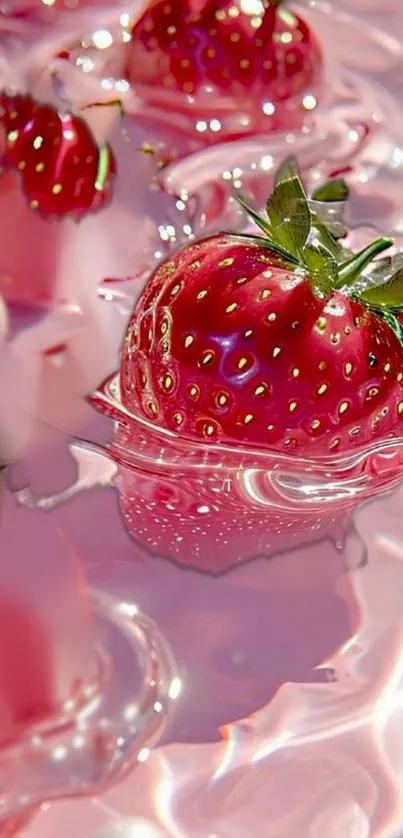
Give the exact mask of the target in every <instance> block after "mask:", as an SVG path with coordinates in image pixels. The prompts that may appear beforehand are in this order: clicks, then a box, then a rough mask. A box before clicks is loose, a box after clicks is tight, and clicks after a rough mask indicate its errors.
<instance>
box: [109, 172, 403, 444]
mask: <svg viewBox="0 0 403 838" xmlns="http://www.w3.org/2000/svg"><path fill="white" fill-rule="evenodd" d="M340 191H341V192H342V193H343V196H344V191H345V187H344V184H343V182H340V181H336V182H335V183H334V184H330V186H329V187H328V188H327V190H325V191H323V190H321V191H320V192H318V193H317V195H316V196H315V198H316V200H315V201H313V202H312V201H309V200H308V198H307V196H306V192H305V189H304V186H303V184H302V182H301V179H300V176H299V173H298V170H297V166H296V164H295V162H294V161H288V162H287V163H285V164H284V165H283V166H282V167H281V169H280V171H279V173H278V176H277V180H276V184H275V188H274V191H273V194H272V196H271V197H270V198H269V200H268V203H267V218H263V217H260V216H259V215H258V214H257V213H256V212H255V211H254V210H252V209H250V208H249V207H248V206H247V204H246V203H245V201H244V199H243V198H242V197H240V199H239V200H240V202H241V203H242V205H243V206H244V207H245V208H246V209H248V210H249V212H250V215H251V216H252V218H253V220H254V221H255V222H256V224H257V225H258V226H259V227H260V229H261V230H262V235H258V234H256V235H247V234H231V233H221V234H219V235H215V236H211V237H209V238H206V239H204V240H201V241H199V242H197V243H192V244H191V245H189V246H187V247H185V248H184V249H182V250H180V251H179V252H178V253H176V255H174V256H173V257H172V258H171V259H170V260H169V261H167V262H164V263H163V264H162V265H161V266H160V267H158V268H157V270H156V271H155V272H154V274H153V275H152V276H151V278H150V280H149V282H148V284H147V285H146V287H145V289H144V291H143V293H142V295H141V297H140V299H139V301H138V303H137V305H136V307H135V309H134V312H133V314H132V317H131V320H130V323H129V327H128V330H127V334H126V338H125V342H124V347H123V353H122V361H121V375H120V386H121V398H122V402H123V405H124V406H125V408H127V409H129V410H130V411H131V412H134V413H139V412H140V414H142V415H143V416H144V417H146V418H147V419H148V420H150V421H151V422H152V423H153V424H154V425H157V426H160V427H162V428H164V429H167V430H169V431H170V432H173V433H174V434H176V435H178V436H180V437H182V438H184V439H190V440H193V441H199V442H209V441H210V442H217V441H219V442H222V443H226V444H228V443H229V444H238V445H239V443H245V444H247V445H253V446H254V447H255V448H259V449H260V448H265V449H270V450H271V451H280V452H283V453H286V452H287V451H288V452H290V451H296V452H298V453H301V454H305V453H307V452H308V451H309V453H310V454H311V455H315V456H318V455H325V454H329V453H331V452H334V453H336V452H337V453H339V452H342V451H346V450H349V449H355V448H356V447H357V446H362V445H364V444H368V443H371V442H374V441H376V440H379V439H381V438H385V437H386V436H387V435H396V434H399V433H402V431H403V384H402V381H403V347H402V341H403V331H402V328H401V325H400V320H399V318H400V314H399V312H400V310H401V309H403V270H402V269H401V267H400V263H401V259H400V260H399V259H396V260H395V261H394V260H393V259H392V260H391V259H386V260H385V259H383V260H380V261H379V260H378V261H375V262H374V263H373V264H372V262H373V257H374V256H375V255H377V254H379V253H380V252H381V251H382V250H384V249H385V248H388V247H390V245H391V244H392V241H391V240H390V239H379V240H377V241H375V242H373V243H372V244H371V245H370V246H369V247H368V248H366V249H365V250H364V251H362V252H360V253H356V254H352V253H349V252H347V251H345V250H344V249H343V248H342V247H341V245H340V242H339V241H338V240H337V239H336V238H335V235H340V234H343V233H344V231H341V233H340V230H339V231H338V232H335V231H334V230H333V233H332V232H331V231H330V230H329V228H328V227H326V226H325V224H324V222H323V221H321V218H320V217H319V214H318V212H319V210H320V212H321V214H322V212H323V210H321V209H320V207H321V204H320V201H319V200H318V199H320V200H322V201H323V199H324V198H325V197H330V198H332V199H334V198H335V197H336V198H337V197H340ZM318 208H319V210H318Z"/></svg>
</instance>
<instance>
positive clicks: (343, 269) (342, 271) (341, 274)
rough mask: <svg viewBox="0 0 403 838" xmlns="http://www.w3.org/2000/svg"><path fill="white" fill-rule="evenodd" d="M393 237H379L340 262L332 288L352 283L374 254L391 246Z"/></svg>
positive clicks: (343, 286)
mask: <svg viewBox="0 0 403 838" xmlns="http://www.w3.org/2000/svg"><path fill="white" fill-rule="evenodd" d="M392 245H393V239H389V238H381V239H376V241H374V242H372V243H371V244H370V245H368V247H365V248H364V250H361V251H360V252H359V253H353V254H352V256H350V257H349V258H348V259H346V260H345V262H342V263H341V265H340V267H339V269H338V279H337V281H336V282H335V284H334V288H347V287H349V286H350V285H353V284H354V282H356V280H357V279H358V278H359V277H360V276H361V274H362V272H363V271H364V270H365V268H367V267H368V265H370V264H371V262H372V260H373V259H374V258H375V256H378V255H379V254H380V253H382V252H383V251H384V250H387V249H388V248H389V247H392Z"/></svg>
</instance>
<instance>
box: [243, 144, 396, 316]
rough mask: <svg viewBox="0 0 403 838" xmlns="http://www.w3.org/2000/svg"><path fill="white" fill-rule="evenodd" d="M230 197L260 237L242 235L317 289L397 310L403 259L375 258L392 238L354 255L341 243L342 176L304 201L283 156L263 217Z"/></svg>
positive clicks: (345, 193)
mask: <svg viewBox="0 0 403 838" xmlns="http://www.w3.org/2000/svg"><path fill="white" fill-rule="evenodd" d="M236 197H237V200H238V202H239V204H240V205H241V206H242V207H243V209H244V210H245V211H246V212H247V213H248V215H249V216H250V218H251V219H252V221H254V223H255V224H256V226H257V227H259V229H260V230H261V232H262V233H263V234H264V235H263V236H262V235H257V236H253V235H249V236H248V237H249V238H251V239H254V240H255V241H258V242H259V244H262V243H264V244H265V246H266V247H268V248H269V249H270V250H271V251H272V253H273V255H275V256H277V257H279V258H280V259H282V260H284V262H286V263H287V264H288V265H289V266H290V268H291V269H292V268H294V269H296V268H299V269H300V270H302V271H304V272H305V273H306V275H307V276H309V277H310V278H311V281H312V283H313V285H314V286H315V287H316V288H317V290H318V291H321V292H323V293H325V294H331V293H332V291H334V290H342V291H343V292H345V293H346V294H347V293H348V294H349V295H351V296H354V297H355V298H357V299H359V300H360V301H361V302H362V303H363V304H364V305H366V306H368V307H369V308H372V309H374V310H376V311H378V312H385V311H396V310H399V309H403V257H402V256H401V255H400V256H396V257H392V258H391V257H388V258H386V259H375V257H377V256H378V255H379V254H380V253H382V251H384V250H386V249H388V248H390V247H391V246H392V245H393V240H392V239H390V238H379V239H376V240H375V241H373V242H372V243H371V244H370V245H369V246H368V247H366V248H364V250H361V251H359V252H358V253H353V252H351V251H349V250H346V249H345V248H344V247H343V245H342V241H343V238H344V236H345V234H346V228H345V225H344V210H345V207H346V203H347V200H348V197H349V190H348V186H347V184H346V182H345V181H344V180H343V179H342V178H335V179H333V180H330V181H328V182H327V183H325V184H323V185H322V186H319V187H318V188H317V189H315V191H314V192H313V193H312V196H311V197H308V195H307V192H306V189H305V186H304V183H303V180H302V178H301V175H300V172H299V169H298V164H297V162H296V160H295V159H294V158H289V159H288V160H286V161H285V162H284V163H283V164H282V165H281V166H280V168H279V169H278V171H277V174H276V177H275V183H274V189H273V191H272V194H271V195H270V197H269V199H268V201H267V203H266V207H265V214H264V215H262V214H260V213H259V212H257V211H256V210H255V209H254V208H253V207H251V206H250V204H249V203H248V201H247V200H246V199H245V197H244V196H243V195H241V194H237V196H236Z"/></svg>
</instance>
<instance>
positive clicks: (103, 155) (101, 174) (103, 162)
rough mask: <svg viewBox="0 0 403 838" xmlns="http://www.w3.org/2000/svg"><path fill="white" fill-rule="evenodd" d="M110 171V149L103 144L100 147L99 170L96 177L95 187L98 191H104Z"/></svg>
mask: <svg viewBox="0 0 403 838" xmlns="http://www.w3.org/2000/svg"><path fill="white" fill-rule="evenodd" d="M108 172H109V149H108V146H106V145H103V146H101V148H100V149H99V157H98V170H97V176H96V179H95V183H94V187H95V189H96V190H97V192H102V190H103V189H104V186H105V182H106V178H107V176H108Z"/></svg>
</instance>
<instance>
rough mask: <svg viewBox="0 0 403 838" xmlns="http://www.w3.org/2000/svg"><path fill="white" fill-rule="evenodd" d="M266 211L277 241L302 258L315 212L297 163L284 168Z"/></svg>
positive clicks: (288, 162) (280, 172)
mask: <svg viewBox="0 0 403 838" xmlns="http://www.w3.org/2000/svg"><path fill="white" fill-rule="evenodd" d="M266 212H267V215H268V218H269V222H270V229H271V233H272V236H273V238H274V239H275V240H276V241H277V242H278V243H279V244H280V245H281V247H283V248H284V249H285V250H287V251H288V252H289V253H291V254H292V255H294V256H296V257H300V254H301V251H302V250H303V248H304V247H305V245H306V243H307V241H308V238H309V234H310V232H311V211H310V209H309V204H308V199H307V196H306V193H305V189H304V186H303V184H302V181H301V178H300V175H299V170H298V166H297V163H296V161H295V160H294V159H293V158H290V159H289V160H286V161H285V162H284V163H283V164H282V166H280V168H279V170H278V172H277V176H276V181H275V187H274V191H273V193H272V195H271V197H270V198H269V200H268V201H267V204H266Z"/></svg>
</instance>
